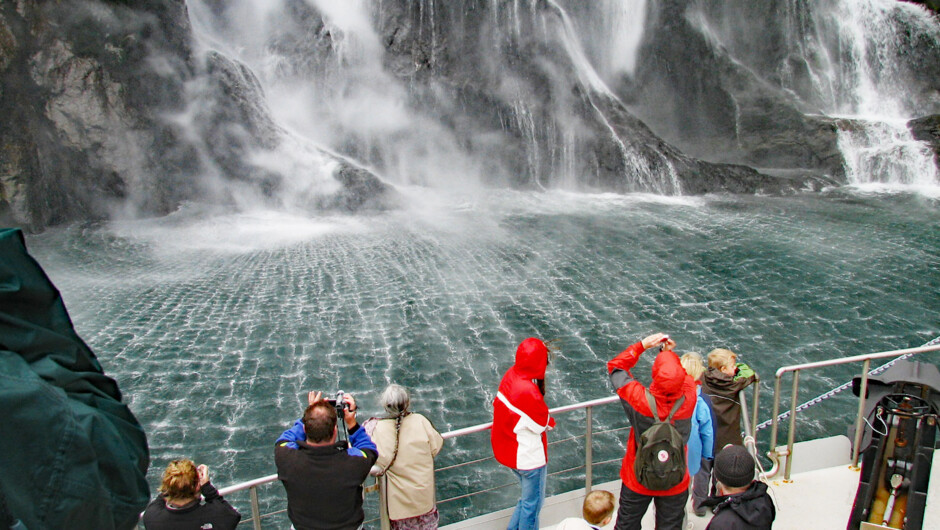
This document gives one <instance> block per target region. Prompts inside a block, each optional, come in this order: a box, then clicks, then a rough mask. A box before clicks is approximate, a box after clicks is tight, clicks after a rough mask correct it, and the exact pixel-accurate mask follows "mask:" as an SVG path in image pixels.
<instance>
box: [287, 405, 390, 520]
mask: <svg viewBox="0 0 940 530" xmlns="http://www.w3.org/2000/svg"><path fill="white" fill-rule="evenodd" d="M307 403H308V406H307V409H306V410H304V415H303V417H301V418H300V419H299V420H297V421H296V422H294V425H293V426H292V427H291V428H290V429H288V430H286V431H284V433H283V434H281V435H280V436H279V437H278V439H277V441H276V442H275V446H274V463H275V465H276V466H277V478H278V479H279V480H280V481H281V483H283V484H284V490H285V491H286V492H287V516H288V518H290V521H291V523H292V524H293V525H294V528H295V529H296V530H311V529H317V530H325V529H355V528H359V527H360V526H362V522H363V521H364V520H365V514H364V513H363V511H362V483H363V481H365V479H366V477H368V476H369V470H371V469H372V465H373V464H375V462H376V460H377V459H378V457H379V453H378V450H377V449H376V447H375V444H374V443H373V442H372V439H371V438H370V437H369V434H368V433H366V431H365V429H361V428H360V427H359V423H358V422H357V421H356V411H357V407H356V400H355V399H354V398H353V396H352V395H350V394H342V395H341V396H340V398H339V399H338V400H336V401H335V402H333V403H330V402H329V401H327V400H324V399H323V394H322V392H310V393H308V394H307ZM338 414H342V415H343V421H344V423H345V426H346V430H347V433H348V436H349V439H348V443H347V441H346V440H342V441H337V433H338V431H337V425H336V419H337V417H338Z"/></svg>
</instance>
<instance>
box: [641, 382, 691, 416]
mask: <svg viewBox="0 0 940 530" xmlns="http://www.w3.org/2000/svg"><path fill="white" fill-rule="evenodd" d="M644 390H645V391H646V402H647V403H649V404H650V410H651V411H653V419H654V420H656V422H657V423H659V422H669V423H672V417H673V416H674V415H675V414H676V411H677V410H679V407H681V406H682V402H683V401H685V396H679V399H677V400H676V402H675V403H674V404H673V405H672V410H671V411H669V415H668V416H666V419H665V420H660V419H659V411H658V410H656V398H654V397H653V394H650V391H649V389H648V388H646V389H644Z"/></svg>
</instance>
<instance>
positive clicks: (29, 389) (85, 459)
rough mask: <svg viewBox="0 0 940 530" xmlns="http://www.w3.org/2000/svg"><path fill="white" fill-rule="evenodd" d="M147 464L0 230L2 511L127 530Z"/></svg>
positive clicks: (38, 278)
mask: <svg viewBox="0 0 940 530" xmlns="http://www.w3.org/2000/svg"><path fill="white" fill-rule="evenodd" d="M149 462H150V456H149V452H148V449H147V438H146V435H145V434H144V431H143V428H141V426H140V424H139V423H138V422H137V419H136V418H135V417H134V415H133V414H132V413H131V411H130V409H128V408H127V406H126V405H125V404H124V403H122V402H121V392H120V390H118V386H117V383H116V382H115V381H114V380H113V379H111V378H110V377H108V376H106V375H105V374H104V371H103V370H102V369H101V365H100V364H99V363H98V359H97V358H96V357H95V354H94V353H93V352H92V351H91V349H89V347H88V346H87V345H86V344H85V342H84V341H82V339H81V338H79V336H78V335H77V334H76V333H75V330H74V329H73V327H72V321H71V319H70V318H69V315H68V312H67V311H66V309H65V304H64V303H63V302H62V298H61V297H60V295H59V291H58V290H57V289H56V288H55V286H54V285H52V282H51V281H49V278H48V277H47V276H46V274H45V272H43V270H42V268H41V267H40V266H39V264H38V263H37V262H36V261H35V260H34V259H33V258H32V257H31V256H30V255H29V253H28V252H27V251H26V245H25V243H24V239H23V234H22V233H21V232H20V231H19V230H16V229H0V493H2V497H3V499H2V500H5V505H6V508H7V509H8V510H9V513H10V514H11V515H12V516H13V517H14V518H17V519H19V520H20V521H22V523H23V524H25V525H26V527H27V528H28V529H29V530H37V529H43V528H49V529H60V528H69V529H86V528H87V529H94V530H107V529H112V528H133V527H134V525H135V524H136V522H137V517H138V515H139V513H140V512H141V511H142V510H143V508H144V507H145V506H146V504H147V500H148V498H149V496H150V492H149V488H148V486H147V482H146V480H145V479H146V472H147V466H148V465H149ZM2 509H3V508H2V506H0V510H2ZM0 528H2V523H0Z"/></svg>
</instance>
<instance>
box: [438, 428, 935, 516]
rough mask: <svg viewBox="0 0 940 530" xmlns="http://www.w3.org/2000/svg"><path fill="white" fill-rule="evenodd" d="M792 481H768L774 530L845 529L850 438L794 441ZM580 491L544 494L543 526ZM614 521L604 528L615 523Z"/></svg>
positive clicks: (577, 502)
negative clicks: (548, 495)
mask: <svg viewBox="0 0 940 530" xmlns="http://www.w3.org/2000/svg"><path fill="white" fill-rule="evenodd" d="M793 452H794V455H796V456H797V458H796V459H794V461H793V462H794V463H793V468H792V473H791V480H790V481H784V480H783V473H782V472H781V473H779V474H778V477H776V478H774V479H771V480H769V481H767V483H768V485H769V486H770V488H769V492H770V494H771V496H772V497H773V498H774V501H775V503H776V506H777V519H776V520H775V521H774V529H775V530H805V529H806V528H845V527H846V525H847V524H848V520H849V516H850V514H851V511H852V504H853V502H854V500H855V493H856V491H857V489H858V480H859V474H860V472H859V471H858V470H856V469H853V468H852V467H851V459H850V453H851V448H850V442H849V439H848V438H846V437H845V436H833V437H831V438H823V439H820V440H811V441H807V442H802V443H798V444H796V445H795V446H794V449H793ZM938 475H940V451H937V452H935V453H934V458H933V466H932V468H931V481H930V487H929V489H928V493H927V508H926V513H925V514H924V524H923V528H940V484H938V483H940V480H934V478H935V477H937V476H938ZM594 488H595V489H605V490H607V491H610V492H612V493H613V494H614V495H615V497H619V494H620V482H619V481H613V482H607V483H604V484H598V485H596V486H595V487H594ZM583 499H584V490H576V491H571V492H568V493H563V494H561V495H555V496H552V497H549V498H547V499H545V505H544V507H543V508H542V513H541V522H542V528H543V529H546V530H551V529H552V528H554V527H555V525H557V524H558V523H559V522H561V520H563V519H565V518H567V517H578V516H580V513H581V502H582V500H583ZM688 513H689V517H688V524H689V525H690V526H688V528H692V529H696V530H702V529H704V528H705V527H706V526H707V525H708V522H709V521H710V520H711V514H707V515H706V516H705V517H696V516H695V515H694V514H692V512H691V508H689V510H688ZM511 516H512V508H509V509H505V510H500V511H498V512H493V513H489V514H486V515H483V516H480V517H476V518H473V519H468V520H466V521H461V522H459V523H455V524H451V525H447V526H445V527H443V528H446V529H448V530H469V529H473V530H496V529H505V528H506V525H507V523H508V522H509V519H510V517H511ZM613 526H614V525H613V522H612V523H611V524H610V525H608V526H607V527H605V530H608V529H611V528H613ZM643 528H644V529H647V528H649V529H652V528H655V523H654V514H653V509H652V505H651V508H650V509H649V510H648V511H647V513H646V516H645V517H644V518H643Z"/></svg>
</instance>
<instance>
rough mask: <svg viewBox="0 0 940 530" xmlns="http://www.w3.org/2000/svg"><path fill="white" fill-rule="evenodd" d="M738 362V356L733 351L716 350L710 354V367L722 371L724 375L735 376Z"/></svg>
mask: <svg viewBox="0 0 940 530" xmlns="http://www.w3.org/2000/svg"><path fill="white" fill-rule="evenodd" d="M737 362H738V356H737V355H736V354H735V353H734V352H733V351H731V350H726V349H724V348H715V349H714V350H712V351H710V352H708V367H709V368H715V369H716V370H720V371H721V372H722V373H724V374H727V375H734V370H735V363H737Z"/></svg>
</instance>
